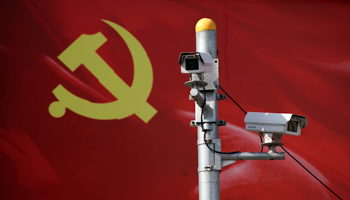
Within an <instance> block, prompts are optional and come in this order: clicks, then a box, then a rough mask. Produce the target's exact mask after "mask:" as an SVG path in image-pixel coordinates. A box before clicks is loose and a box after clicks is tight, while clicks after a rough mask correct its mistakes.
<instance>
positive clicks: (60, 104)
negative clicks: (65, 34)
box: [49, 20, 157, 123]
mask: <svg viewBox="0 0 350 200" xmlns="http://www.w3.org/2000/svg"><path fill="white" fill-rule="evenodd" d="M102 21H104V22H105V23H107V24H108V25H109V26H111V27H112V28H113V29H114V30H115V31H117V32H118V33H119V35H120V36H121V37H122V38H123V40H124V41H125V43H126V45H127V46H128V48H129V50H130V53H131V55H132V58H133V63H134V79H133V82H132V85H131V87H129V86H128V85H127V84H126V83H125V82H124V81H123V80H122V79H121V78H120V77H119V76H118V75H117V74H115V73H114V71H113V70H112V69H111V68H110V66H109V65H108V64H107V63H106V62H105V61H104V60H103V59H102V58H101V57H100V56H99V55H98V54H97V53H96V50H97V49H98V48H99V47H101V46H102V45H103V44H104V43H105V42H106V41H107V38H106V37H105V36H104V35H102V33H101V32H98V33H96V34H93V35H86V34H82V35H81V36H80V37H79V38H78V39H76V40H75V41H74V42H73V43H72V44H71V45H70V46H69V47H68V48H67V49H66V50H64V51H63V52H62V53H61V54H60V55H59V56H58V59H60V60H61V61H62V62H63V63H64V64H65V65H66V66H67V67H68V68H69V69H70V70H71V71H72V72H73V71H74V70H76V69H77V68H78V67H79V66H80V65H81V64H83V65H84V66H85V67H86V68H87V69H88V70H89V71H90V72H91V73H92V74H94V76H95V77H96V78H97V79H98V80H99V82H100V83H101V84H102V85H103V86H104V87H105V88H106V89H107V90H109V91H110V92H111V93H112V94H113V95H114V96H115V97H116V98H117V99H118V100H116V101H114V102H108V103H93V102H90V101H88V100H85V99H82V98H79V97H77V96H75V95H73V94H72V93H70V92H69V91H68V90H67V89H66V88H64V87H63V86H62V85H61V84H60V85H58V86H57V87H56V88H55V89H54V90H53V91H52V92H53V94H54V95H55V97H56V98H57V99H58V101H54V102H52V103H51V104H50V106H49V112H50V114H51V115H52V116H53V117H56V118H59V117H62V116H63V115H64V114H65V112H66V108H68V109H70V110H71V111H73V112H75V113H77V114H79V115H82V116H85V117H88V118H92V119H101V120H111V119H123V118H126V117H129V116H130V115H132V114H134V113H135V114H136V115H137V116H138V117H139V118H140V119H142V120H143V121H144V122H145V123H147V122H148V121H149V120H150V119H151V118H152V117H153V116H154V115H155V114H156V113H157V110H156V109H154V108H153V107H152V106H151V105H150V104H149V103H147V99H148V96H149V94H150V92H151V89H152V84H153V72H152V65H151V62H150V60H149V58H148V56H147V53H146V51H145V50H144V48H143V47H142V45H141V44H140V42H139V41H138V40H137V39H136V38H135V37H134V36H133V35H132V34H130V33H129V32H128V31H127V30H125V29H124V28H123V27H121V26H119V25H117V24H115V23H113V22H111V21H107V20H102Z"/></svg>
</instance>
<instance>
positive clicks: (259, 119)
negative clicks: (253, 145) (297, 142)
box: [244, 112, 307, 136]
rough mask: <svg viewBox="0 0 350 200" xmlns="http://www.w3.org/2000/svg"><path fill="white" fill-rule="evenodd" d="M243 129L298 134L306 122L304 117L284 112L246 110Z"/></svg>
mask: <svg viewBox="0 0 350 200" xmlns="http://www.w3.org/2000/svg"><path fill="white" fill-rule="evenodd" d="M244 122H245V123H246V127H245V129H246V130H248V131H254V132H259V133H276V134H286V135H295V136H299V135H300V131H301V128H305V126H306V124H307V120H306V117H303V116H299V115H294V114H286V113H261V112H248V113H247V115H246V117H245V118H244Z"/></svg>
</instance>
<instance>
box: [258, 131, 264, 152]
mask: <svg viewBox="0 0 350 200" xmlns="http://www.w3.org/2000/svg"><path fill="white" fill-rule="evenodd" d="M259 137H260V142H261V144H262V143H263V139H262V136H261V135H259ZM263 149H264V146H263V145H261V151H260V153H261V152H262V151H263Z"/></svg>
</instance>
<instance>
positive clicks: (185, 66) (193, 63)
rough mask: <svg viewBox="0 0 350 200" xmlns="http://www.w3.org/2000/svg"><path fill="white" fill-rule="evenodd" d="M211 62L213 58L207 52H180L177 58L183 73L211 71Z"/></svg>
mask: <svg viewBox="0 0 350 200" xmlns="http://www.w3.org/2000/svg"><path fill="white" fill-rule="evenodd" d="M213 64H214V62H213V58H212V57H211V55H210V54H209V53H203V52H183V53H181V54H180V58H179V65H180V66H181V73H184V74H199V73H204V72H211V71H212V68H213Z"/></svg>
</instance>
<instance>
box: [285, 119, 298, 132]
mask: <svg viewBox="0 0 350 200" xmlns="http://www.w3.org/2000/svg"><path fill="white" fill-rule="evenodd" d="M287 131H290V132H294V133H296V132H298V121H289V122H288V127H287Z"/></svg>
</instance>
